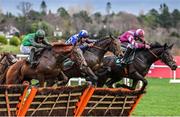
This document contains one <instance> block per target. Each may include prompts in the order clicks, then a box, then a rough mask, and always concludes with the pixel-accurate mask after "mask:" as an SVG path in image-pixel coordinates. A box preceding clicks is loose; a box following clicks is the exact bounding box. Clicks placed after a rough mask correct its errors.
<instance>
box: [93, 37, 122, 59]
mask: <svg viewBox="0 0 180 117" xmlns="http://www.w3.org/2000/svg"><path fill="white" fill-rule="evenodd" d="M94 48H100V49H99V51H102V52H107V51H110V52H112V53H114V54H115V55H116V56H119V55H121V54H122V52H121V50H120V42H119V40H118V39H115V38H114V37H112V36H109V37H106V38H104V39H100V40H98V41H97V42H96V43H95V45H94Z"/></svg>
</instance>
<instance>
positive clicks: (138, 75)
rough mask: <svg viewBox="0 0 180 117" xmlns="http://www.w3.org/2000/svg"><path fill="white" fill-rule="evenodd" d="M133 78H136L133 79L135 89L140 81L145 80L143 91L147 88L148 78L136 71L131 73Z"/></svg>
mask: <svg viewBox="0 0 180 117" xmlns="http://www.w3.org/2000/svg"><path fill="white" fill-rule="evenodd" d="M131 79H134V80H133V86H132V88H134V89H135V88H136V86H137V83H138V81H142V82H143V86H142V88H141V91H144V89H145V88H146V86H147V84H148V82H147V80H146V79H145V78H144V77H143V76H142V75H141V74H139V73H138V72H134V73H133V74H131Z"/></svg>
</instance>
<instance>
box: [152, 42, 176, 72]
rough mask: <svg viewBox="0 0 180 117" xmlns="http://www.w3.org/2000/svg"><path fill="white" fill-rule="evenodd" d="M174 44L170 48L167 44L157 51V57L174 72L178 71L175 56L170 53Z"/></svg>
mask: <svg viewBox="0 0 180 117" xmlns="http://www.w3.org/2000/svg"><path fill="white" fill-rule="evenodd" d="M172 47H173V44H172V45H170V46H168V45H167V44H166V43H165V44H164V45H163V46H160V47H159V48H157V49H155V50H156V56H157V57H158V58H159V59H160V60H162V61H163V62H164V63H165V64H166V65H168V66H169V67H170V68H171V69H172V70H176V68H177V65H176V62H175V61H174V59H173V56H172V54H171V52H170V50H171V49H172Z"/></svg>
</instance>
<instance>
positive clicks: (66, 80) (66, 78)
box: [60, 70, 68, 82]
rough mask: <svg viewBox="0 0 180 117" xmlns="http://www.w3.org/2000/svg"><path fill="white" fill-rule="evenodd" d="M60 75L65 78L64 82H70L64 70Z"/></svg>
mask: <svg viewBox="0 0 180 117" xmlns="http://www.w3.org/2000/svg"><path fill="white" fill-rule="evenodd" d="M60 74H61V75H62V77H63V81H64V82H68V77H67V76H66V74H64V72H63V71H62V70H60Z"/></svg>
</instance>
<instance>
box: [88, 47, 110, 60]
mask: <svg viewBox="0 0 180 117" xmlns="http://www.w3.org/2000/svg"><path fill="white" fill-rule="evenodd" d="M108 46H109V43H105V44H101V46H100V45H99V44H95V45H94V47H92V48H90V49H89V51H90V52H92V53H93V54H94V55H96V56H97V57H98V58H99V59H102V58H103V57H104V54H105V53H106V52H107V51H108Z"/></svg>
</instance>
